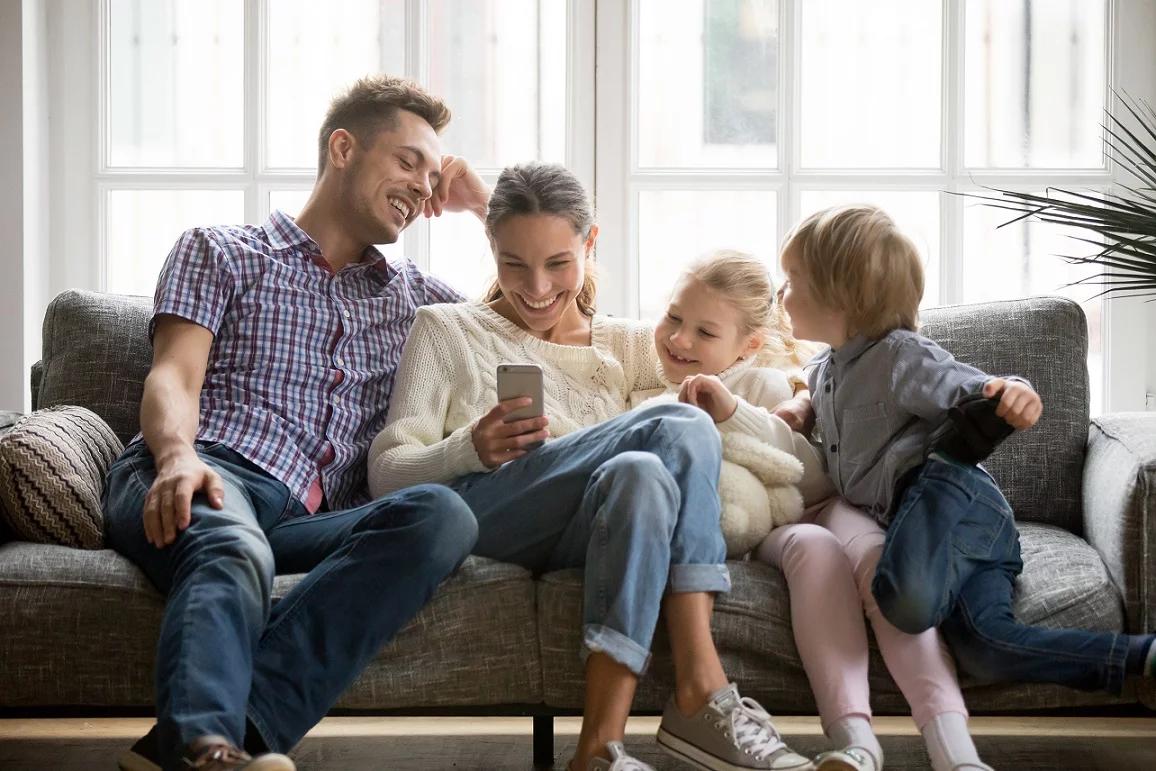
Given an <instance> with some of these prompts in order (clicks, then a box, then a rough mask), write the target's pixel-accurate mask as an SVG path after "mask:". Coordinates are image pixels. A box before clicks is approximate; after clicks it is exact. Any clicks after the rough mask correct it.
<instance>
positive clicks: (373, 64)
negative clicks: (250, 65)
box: [265, 0, 405, 169]
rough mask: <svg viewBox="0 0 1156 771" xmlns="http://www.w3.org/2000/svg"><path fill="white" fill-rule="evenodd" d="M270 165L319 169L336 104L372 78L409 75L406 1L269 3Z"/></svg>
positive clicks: (279, 0) (275, 0) (272, 0)
mask: <svg viewBox="0 0 1156 771" xmlns="http://www.w3.org/2000/svg"><path fill="white" fill-rule="evenodd" d="M267 66H268V68H269V73H268V81H267V82H268V92H267V97H266V98H267V106H268V115H269V119H268V125H267V128H266V135H267V137H266V142H267V143H268V145H267V148H266V156H265V157H266V162H267V163H268V165H269V166H271V167H274V168H297V169H313V168H316V167H317V153H318V150H319V148H318V131H319V130H320V129H321V121H322V120H324V118H325V112H326V110H328V108H329V103H330V101H332V99H333V97H335V96H336V95H337V94H338V93H339V92H340V91H342V90H343V89H345V88H347V87H348V86H350V85H351V84H352V83H353V82H354V81H355V80H357V79H358V78H360V77H363V76H365V75H372V74H375V73H379V72H386V73H389V74H390V75H403V74H404V73H405V0H333V1H332V2H327V3H318V2H313V1H312V0H270V2H269V44H268V64H267Z"/></svg>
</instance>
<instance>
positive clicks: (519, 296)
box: [369, 164, 811, 771]
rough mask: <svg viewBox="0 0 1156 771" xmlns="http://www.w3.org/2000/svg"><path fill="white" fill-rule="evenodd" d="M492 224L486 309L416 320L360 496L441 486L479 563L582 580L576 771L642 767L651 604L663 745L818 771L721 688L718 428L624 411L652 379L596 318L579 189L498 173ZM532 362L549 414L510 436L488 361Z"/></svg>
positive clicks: (516, 171)
mask: <svg viewBox="0 0 1156 771" xmlns="http://www.w3.org/2000/svg"><path fill="white" fill-rule="evenodd" d="M486 230H487V234H488V235H489V238H490V243H491V246H492V248H493V252H494V258H495V260H496V262H497V273H498V277H497V282H496V284H495V286H494V287H493V288H492V289H491V291H490V293H489V294H488V296H487V298H486V300H485V301H484V302H482V303H465V304H460V305H437V306H429V307H425V308H421V309H419V310H418V313H417V317H416V319H415V320H414V324H413V328H412V330H411V332H410V335H409V338H408V340H407V342H406V347H405V351H404V353H403V354H402V361H401V364H400V368H399V371H398V375H397V381H396V386H395V389H394V393H393V396H392V397H391V402H390V410H389V424H388V426H387V427H386V429H385V430H384V431H382V433H381V434H379V435H378V437H377V438H376V439H375V440H374V442H373V446H372V447H371V449H370V453H369V480H370V489H371V491H372V493H373V494H374V495H375V496H379V495H383V494H385V493H386V492H388V491H390V490H395V489H399V488H401V487H406V486H408V485H412V484H415V483H419V482H434V481H438V482H443V483H445V484H448V485H449V486H450V487H451V488H453V489H454V490H456V491H457V492H458V493H459V494H460V495H461V496H462V497H463V498H464V499H465V501H466V503H468V504H469V505H470V507H471V508H472V509H473V511H474V514H475V515H476V517H477V519H478V527H479V536H478V545H477V548H476V549H475V553H477V554H480V555H482V556H485V557H490V558H493V559H498V560H503V561H507V562H513V563H516V564H519V565H522V566H524V567H526V568H528V569H530V570H533V571H535V572H544V571H549V570H557V569H561V568H572V567H584V568H585V588H584V591H585V598H584V600H585V602H584V611H583V613H584V619H583V620H584V628H583V641H582V643H583V650H582V654H583V656H584V658H585V674H586V696H585V708H584V713H583V722H582V731H581V734H580V736H579V739H578V746H577V748H576V751H575V755H574V758H573V759H572V760H571V763H570V768H571V769H574V770H575V771H579V770H581V769H613V770H614V771H627V770H628V769H632V770H636V771H637V770H642V769H648V768H649V767H648V766H647V765H645V764H643V763H641V762H639V761H637V760H635V759H633V758H630V757H629V756H627V755H626V754H625V752H624V751H623V749H622V745H621V740H622V738H623V735H624V732H625V727H626V718H627V716H628V714H629V712H630V704H631V701H632V699H633V696H634V691H635V687H636V686H637V683H638V678H639V677H640V676H641V675H642V674H643V673H644V672H645V671H646V667H647V665H648V663H649V660H650V644H651V640H652V638H653V634H654V628H655V625H656V623H657V620H658V614H659V611H660V609H661V611H662V612H663V614H664V616H665V618H666V623H667V626H668V629H669V634H670V645H671V653H672V655H673V658H674V665H675V693H674V694H673V696H672V698H671V701H670V703H669V704H668V705H667V708H666V710H665V712H664V714H663V718H662V725H661V728H660V731H659V737H660V741H661V742H662V744H663V746H664V748H665V749H667V750H668V751H670V752H672V753H673V754H676V755H678V756H679V757H681V758H683V759H684V760H688V761H690V762H691V763H693V764H695V765H697V766H699V767H701V768H706V769H739V768H742V769H751V768H766V769H772V768H773V769H793V770H796V771H798V770H800V769H809V768H811V764H810V761H808V760H807V759H806V758H803V757H801V756H799V755H796V754H795V753H793V752H791V751H790V749H789V748H787V747H786V745H785V744H783V742H782V740H781V739H780V738H779V735H778V732H777V731H776V730H775V728H774V726H773V725H772V724H771V721H770V718H769V716H768V715H767V714H766V712H765V711H763V710H762V708H761V707H759V705H758V704H757V703H755V702H754V701H752V700H751V699H744V698H741V697H740V696H739V694H738V691H737V689H736V688H735V687H734V685H731V684H728V683H727V679H726V675H725V674H724V672H723V669H722V664H721V663H720V661H719V658H718V653H717V651H716V650H715V647H714V643H713V641H712V640H711V636H710V615H711V609H712V606H713V599H714V594H715V593H716V592H725V591H728V590H729V588H730V576H729V574H728V572H727V569H726V565H725V555H726V550H725V546H724V544H723V539H722V536H721V534H720V532H719V502H718V493H717V483H718V473H719V465H720V446H719V439H718V432H717V431H716V430H715V427H714V423H713V421H712V420H711V418H710V417H709V416H708V415H707V414H706V413H705V412H703V411H701V410H699V409H697V408H694V407H690V406H688V405H685V404H659V405H656V406H653V407H649V408H643V409H641V410H636V411H633V412H626V408H627V399H628V397H629V394H630V393H631V392H632V391H638V390H644V389H648V388H655V387H658V386H659V385H661V384H660V383H659V382H658V378H657V371H658V368H657V366H656V364H657V362H656V359H655V353H654V345H653V337H652V332H651V330H650V328H649V327H648V326H647V325H645V324H642V323H639V322H635V321H629V320H623V319H612V318H607V317H605V316H601V315H598V314H596V313H595V310H594V300H595V290H596V284H595V279H594V275H593V273H592V270H591V267H592V261H591V256H592V253H593V249H594V243H595V240H596V238H597V235H598V228H597V226H596V225H595V224H594V217H593V212H592V209H591V207H590V204H589V202H588V199H587V197H586V194H585V192H584V191H583V189H582V186H581V184H580V183H579V182H578V180H577V179H576V178H575V177H574V176H573V175H572V174H571V173H570V172H569V171H567V170H566V169H565V168H563V167H561V166H555V165H546V164H529V165H525V166H519V167H513V168H509V169H506V170H505V171H504V172H502V175H501V176H500V177H499V178H498V182H497V185H496V186H495V188H494V192H493V195H492V196H491V199H490V207H489V214H488V216H487V219H486ZM527 362H529V363H534V364H537V365H539V366H540V367H541V368H542V370H543V374H544V412H545V416H543V417H541V418H532V419H528V420H518V421H515V422H511V423H506V422H504V418H505V416H506V415H507V414H508V413H510V412H512V411H513V410H515V409H517V408H519V407H521V406H524V404H526V403H528V401H529V400H528V399H511V400H507V401H506V402H503V403H501V404H497V403H496V402H497V396H496V385H497V384H496V370H497V367H498V365H499V364H503V363H527ZM550 437H553V438H550ZM547 438H550V439H549V441H547V442H546V443H545V444H544V445H542V446H541V447H538V448H537V449H530V446H531V445H534V444H535V443H537V442H540V441H542V440H544V439H547Z"/></svg>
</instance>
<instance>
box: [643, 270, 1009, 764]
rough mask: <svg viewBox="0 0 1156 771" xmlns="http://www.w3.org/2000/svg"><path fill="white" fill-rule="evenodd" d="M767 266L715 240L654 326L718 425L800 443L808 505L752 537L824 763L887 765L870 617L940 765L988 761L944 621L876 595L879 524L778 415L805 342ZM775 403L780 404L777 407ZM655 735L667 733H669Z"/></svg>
mask: <svg viewBox="0 0 1156 771" xmlns="http://www.w3.org/2000/svg"><path fill="white" fill-rule="evenodd" d="M774 292H775V290H774V285H773V283H772V281H771V279H770V277H769V275H768V273H767V269H766V267H765V266H764V265H763V264H762V263H761V262H760V261H758V260H757V259H755V258H754V257H751V256H749V255H745V254H742V253H737V252H719V253H716V254H714V255H711V256H709V257H707V258H705V259H703V260H701V261H699V262H697V263H695V264H694V265H692V266H691V267H690V268H689V269H688V270H687V271H686V272H685V273H684V274H683V276H682V277H681V279H680V280H679V282H678V283H677V285H676V287H675V290H674V293H673V296H672V298H671V301H670V306H669V308H668V309H667V312H666V315H665V316H664V317H663V319H662V320H661V321H660V322H659V323H658V326H657V327H656V329H655V340H654V342H655V346H656V348H657V352H658V358H659V362H660V364H661V368H662V372H661V373H660V374H661V376H662V379H663V380H665V381H666V384H667V387H668V389H670V390H672V391H674V390H677V392H678V394H679V398H680V399H681V400H682V401H685V402H688V403H690V404H694V405H697V406H699V407H701V408H702V409H703V410H705V411H706V412H707V413H709V414H710V416H711V417H712V418H713V419H714V421H715V424H716V426H717V428H718V429H719V431H720V432H723V433H725V432H729V431H742V432H746V433H748V434H750V435H753V436H756V437H758V438H759V439H761V440H762V441H765V442H768V443H771V444H773V445H774V446H775V447H777V448H778V449H780V450H784V451H787V452H790V453H792V454H794V455H795V456H796V457H797V458H798V459H799V460H800V461H802V463H803V468H804V474H803V480H802V482H801V483H800V485H799V486H800V490H801V492H802V493H803V498H804V502H805V504H807V505H808V507H809V508H808V509H807V511H806V513H805V514H804V518H803V520H802V521H801V522H799V523H797V524H792V525H787V526H784V527H779V528H777V529H775V530H773V531H772V532H771V534H770V535H769V536H768V537H767V539H766V540H765V541H764V542H763V544H762V545H761V546H760V547H759V548H758V550H757V557H758V558H759V559H760V560H763V561H765V562H769V563H771V564H774V565H777V566H778V567H780V568H781V569H782V571H783V573H784V575H785V577H786V579H787V584H788V586H789V588H790V594H791V620H792V626H793V628H794V634H795V641H796V645H797V648H798V650H799V655H800V657H801V658H802V660H803V666H804V668H805V670H806V672H807V676H808V678H809V679H810V681H811V686H812V688H813V690H814V692H815V699H816V702H817V703H818V706H819V713H820V716H821V718H822V722H823V729H824V731H825V732H826V733H827V735H828V736H829V737H830V738H831V739H832V740H833V741H835V742H836V744H838V745H840V747H841V749H839V750H836V751H833V752H828V753H824V754H823V755H820V756H819V757H818V758H816V764H817V766H818V768H820V769H822V770H823V771H834V769H851V770H852V771H878V769H881V768H882V766H883V752H882V749H881V747H880V745H879V742H878V740H877V739H876V737H875V735H874V734H873V732H872V730H871V721H870V720H871V707H870V703H869V689H868V680H867V632H866V628H865V625H864V622H863V616H864V613H866V615H867V618H868V619H870V621H871V625H872V627H873V629H874V631H875V637H876V640H877V641H878V644H879V648H880V651H881V653H882V654H883V658H884V661H885V662H886V663H887V667H888V669H889V670H890V671H891V674H892V676H893V677H894V678H895V681H896V683H897V684H898V685H899V688H900V690H901V691H902V692H903V695H904V696H905V697H906V699H907V701H908V703H909V704H910V705H911V707H912V713H913V717H914V719H915V722H916V724H917V725H918V726H919V728H920V730H921V731H922V733H923V736H924V739H925V741H926V743H927V748H928V752H929V754H930V755H931V761H932V766H933V768H935V769H936V771H947V770H948V769H951V770H952V771H964V769H967V770H968V771H972V770H973V769H984V768H987V766H985V765H984V764H982V763H981V762H980V759H979V757H978V755H977V754H976V750H975V746H974V744H973V743H972V741H971V737H970V736H969V734H968V732H967V722H966V721H967V709H966V707H965V706H964V702H963V696H962V694H961V693H960V690H959V685H958V682H957V681H956V677H955V670H954V666H953V664H952V661H951V658H950V656H949V655H948V653H947V651H946V649H945V648H944V646H943V644H942V642H941V640H940V638H939V635H938V633H937V632H936V631H935V630H934V629H932V630H928V631H926V632H923V633H922V634H918V635H909V634H905V633H903V632H901V631H899V630H898V629H896V628H895V627H894V626H892V625H891V624H890V623H888V622H887V620H886V619H885V618H883V616H882V615H881V614H880V612H879V609H878V607H877V606H876V604H875V601H874V599H873V597H872V596H871V591H870V584H871V578H872V576H873V575H874V572H875V565H876V563H877V562H878V560H879V555H880V551H881V548H882V544H883V532H882V530H880V528H879V527H878V525H876V524H875V522H874V521H873V520H871V519H870V518H868V517H867V516H865V515H864V514H862V513H861V512H860V511H859V510H857V509H855V508H853V507H852V506H850V505H848V504H847V503H846V502H845V501H843V500H842V499H838V498H836V499H827V500H825V501H823V500H820V499H821V498H823V497H824V496H825V495H826V494H827V493H829V492H830V488H829V487H828V485H827V482H826V479H825V477H824V474H823V466H824V463H823V459H822V457H821V455H819V453H818V451H817V450H816V448H815V447H814V446H813V445H812V444H811V443H810V442H808V441H807V440H806V439H805V438H804V437H803V436H802V434H800V433H797V432H793V431H791V429H790V428H789V426H788V424H787V422H785V421H784V420H783V419H782V417H780V416H786V417H788V419H790V418H792V417H795V418H798V416H799V414H800V413H801V412H804V411H809V410H800V404H799V403H798V402H799V401H800V400H806V398H807V396H806V394H805V393H804V394H801V395H800V396H799V397H798V399H797V400H795V401H791V400H792V397H793V396H795V394H796V393H797V392H799V390H800V388H799V385H798V367H799V364H800V363H801V361H802V359H803V358H804V355H805V353H806V351H805V349H804V348H803V347H802V346H801V345H800V343H798V342H797V341H796V340H795V339H794V337H793V336H792V335H791V334H790V333H789V332H788V331H787V321H786V319H785V317H784V314H783V313H782V310H781V308H780V307H779V306H778V305H777V304H776V303H775V298H774ZM772 411H773V412H772ZM659 740H660V741H661V740H662V737H661V734H660V737H659Z"/></svg>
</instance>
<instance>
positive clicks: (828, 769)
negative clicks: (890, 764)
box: [815, 747, 882, 771]
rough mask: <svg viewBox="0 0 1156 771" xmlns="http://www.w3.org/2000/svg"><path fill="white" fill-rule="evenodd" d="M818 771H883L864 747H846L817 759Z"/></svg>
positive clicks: (826, 753) (825, 753) (816, 766)
mask: <svg viewBox="0 0 1156 771" xmlns="http://www.w3.org/2000/svg"><path fill="white" fill-rule="evenodd" d="M815 769H816V771H882V769H880V768H879V766H877V765H875V758H874V757H872V756H871V753H869V752H867V750H865V749H863V748H862V747H845V748H843V749H841V750H832V751H830V752H824V753H823V754H821V755H819V756H817V757H816V758H815Z"/></svg>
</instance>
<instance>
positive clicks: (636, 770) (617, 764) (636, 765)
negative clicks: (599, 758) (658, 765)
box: [606, 742, 654, 771]
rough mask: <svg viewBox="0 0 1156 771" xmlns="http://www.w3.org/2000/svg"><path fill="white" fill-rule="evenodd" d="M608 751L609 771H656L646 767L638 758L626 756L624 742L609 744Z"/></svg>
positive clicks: (607, 745)
mask: <svg viewBox="0 0 1156 771" xmlns="http://www.w3.org/2000/svg"><path fill="white" fill-rule="evenodd" d="M606 749H608V750H610V759H611V761H612V762H611V763H610V768H609V771H654V769H653V768H652V767H651V766H648V765H646V764H645V763H643V762H642V761H641V760H638V759H637V758H632V757H630V756H629V755H627V754H626V747H624V746H623V745H622V742H608V743H607V744H606Z"/></svg>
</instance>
